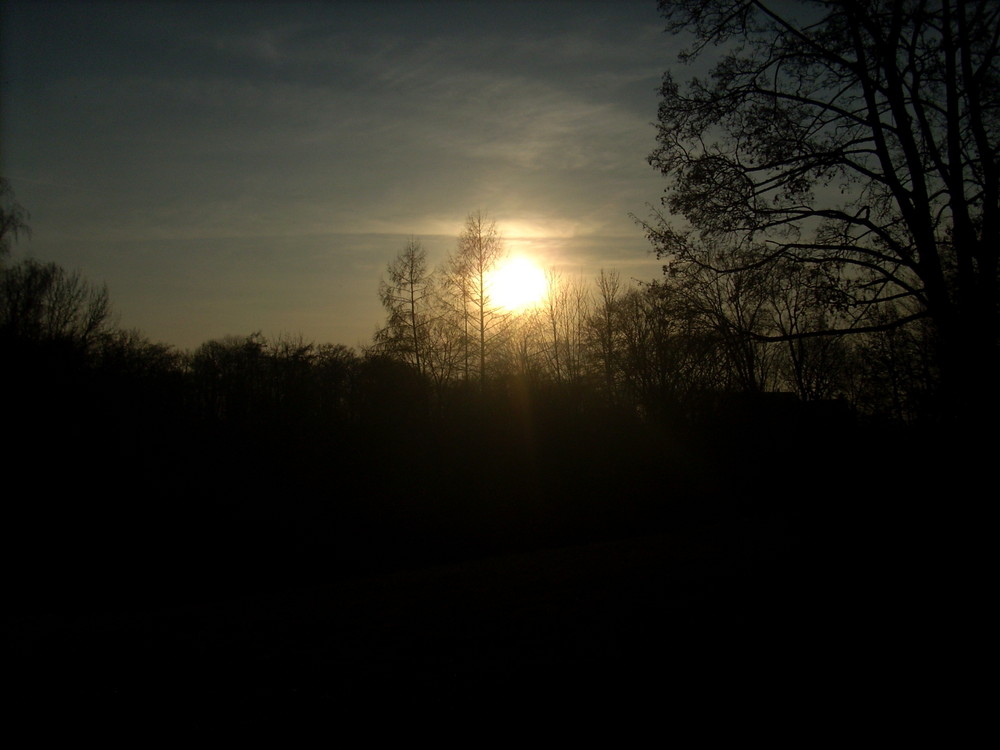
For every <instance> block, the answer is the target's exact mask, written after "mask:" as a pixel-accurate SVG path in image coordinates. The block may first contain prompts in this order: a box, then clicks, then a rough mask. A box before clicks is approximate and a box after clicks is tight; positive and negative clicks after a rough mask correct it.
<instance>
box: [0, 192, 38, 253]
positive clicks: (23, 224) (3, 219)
mask: <svg viewBox="0 0 1000 750" xmlns="http://www.w3.org/2000/svg"><path fill="white" fill-rule="evenodd" d="M29 218H30V217H29V215H28V212H27V211H26V210H25V208H24V206H22V205H21V204H20V203H18V202H17V200H16V199H15V197H14V189H13V188H12V187H11V186H10V182H9V181H8V180H7V178H6V177H0V259H2V258H3V257H4V256H5V255H9V254H10V249H11V247H12V246H13V244H14V243H15V242H17V240H18V237H20V235H22V234H25V235H30V234H31V227H30V226H29V225H28V219H29Z"/></svg>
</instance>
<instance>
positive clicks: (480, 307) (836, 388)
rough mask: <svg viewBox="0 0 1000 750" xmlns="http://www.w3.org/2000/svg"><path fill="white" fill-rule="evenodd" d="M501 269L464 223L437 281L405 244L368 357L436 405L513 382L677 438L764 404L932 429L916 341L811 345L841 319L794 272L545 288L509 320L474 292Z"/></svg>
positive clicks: (481, 291) (883, 338) (928, 349)
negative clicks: (685, 429) (406, 378)
mask: <svg viewBox="0 0 1000 750" xmlns="http://www.w3.org/2000/svg"><path fill="white" fill-rule="evenodd" d="M504 258H505V255H504V252H503V250H502V245H501V243H500V234H499V231H498V230H497V228H496V226H495V224H494V223H492V222H489V221H488V220H486V218H485V217H484V216H483V215H482V214H473V215H472V216H470V217H469V219H468V221H467V223H466V227H465V230H464V232H463V234H462V235H461V237H460V238H459V241H458V246H457V250H456V252H455V253H454V254H452V255H451V256H449V257H448V258H447V259H446V261H445V262H444V263H443V264H442V265H441V267H440V268H437V269H433V270H432V269H430V268H429V266H428V261H427V256H426V252H425V251H424V249H423V247H422V246H421V244H420V242H419V240H416V239H412V240H410V241H409V242H408V243H407V244H406V246H405V247H404V248H403V250H402V251H401V252H400V253H399V255H398V256H397V257H396V258H395V259H394V260H393V261H392V262H391V263H389V265H388V267H387V269H386V273H385V274H384V276H383V280H382V283H381V286H380V290H379V295H380V299H381V301H382V304H383V306H384V308H385V310H386V320H385V323H384V325H383V326H382V327H381V328H380V329H379V330H378V332H377V334H376V336H375V342H374V347H373V351H374V352H377V353H381V354H384V355H386V356H389V357H391V358H393V359H394V360H396V361H399V362H401V363H405V364H407V365H409V366H411V367H412V368H413V369H414V370H415V371H416V372H417V373H418V374H419V375H421V376H422V377H424V378H426V379H427V380H428V381H429V382H430V383H433V384H434V386H435V387H436V388H437V390H439V391H441V390H447V389H449V388H454V387H455V386H456V385H457V384H466V385H469V384H475V385H477V387H479V388H480V389H482V388H486V387H488V384H489V383H491V382H492V383H497V382H503V381H504V380H505V379H510V378H517V379H521V380H524V381H526V382H529V383H533V384H540V383H546V384H549V385H559V386H565V387H571V388H576V389H585V390H586V391H587V392H588V393H590V394H591V396H593V397H598V398H601V399H603V400H605V401H606V402H607V403H608V404H613V405H616V406H628V407H630V408H632V409H635V410H636V411H637V412H639V413H641V414H643V415H646V416H648V417H649V418H653V419H667V420H672V421H673V422H675V423H676V422H677V421H678V420H680V421H683V422H686V423H688V424H689V425H690V424H692V423H696V422H698V421H699V420H701V419H704V418H706V417H710V416H711V415H712V414H713V412H715V411H716V410H717V409H718V408H719V403H720V399H721V400H727V399H730V400H731V399H733V398H740V397H741V396H745V397H747V398H754V397H761V398H766V396H764V395H763V394H769V393H784V394H786V397H790V398H791V399H793V400H796V401H798V402H800V403H801V404H820V405H822V408H826V409H828V410H840V411H841V412H843V413H844V414H847V413H850V414H855V415H858V416H859V417H861V418H867V419H875V420H878V421H882V422H896V423H900V424H909V423H914V422H917V421H920V420H933V419H935V418H937V413H936V404H935V389H936V377H937V374H936V368H935V365H934V361H933V334H932V331H931V329H930V327H929V326H928V325H927V324H926V323H923V322H921V321H917V322H914V323H912V324H910V325H908V326H898V327H897V326H892V325H888V323H889V322H890V321H887V320H886V321H881V322H882V323H886V325H881V326H878V330H872V331H867V332H859V333H851V334H847V333H836V334H832V335H811V334H809V333H808V332H810V331H816V330H824V329H828V328H832V327H833V326H834V323H835V322H836V323H837V324H838V325H841V326H845V325H846V322H845V309H844V306H843V305H840V304H838V300H836V299H831V298H829V297H828V296H824V295H823V294H822V292H821V285H820V284H819V281H818V280H816V279H810V278H808V275H807V273H805V272H804V271H803V270H802V269H801V268H799V267H796V266H793V265H790V264H789V265H786V266H783V267H780V268H777V269H775V268H770V269H768V270H766V271H764V270H756V271H754V270H747V271H742V272H740V273H733V274H717V273H712V272H710V271H709V270H708V269H705V268H700V267H698V266H696V265H694V264H687V265H681V264H679V263H675V264H674V265H672V266H670V267H668V268H667V273H666V274H665V276H664V278H663V279H661V280H657V281H650V282H641V281H634V280H623V279H622V278H621V276H620V274H619V273H618V272H617V271H604V270H602V271H601V272H600V274H599V275H598V276H597V277H596V278H595V279H592V280H587V279H584V278H582V277H565V276H560V275H558V274H555V273H550V274H549V277H548V282H549V283H548V287H549V288H548V294H547V295H546V296H545V298H544V299H542V300H540V301H539V303H538V304H536V305H534V306H531V307H530V308H528V309H526V310H523V311H517V312H512V311H508V310H505V309H504V308H503V307H502V306H500V305H499V304H497V303H496V302H495V300H494V295H491V291H490V274H491V272H492V271H493V270H495V269H496V268H497V266H498V265H502V263H503V261H504ZM896 314H898V317H902V316H903V315H904V312H903V311H896ZM803 334H806V335H803ZM786 400H787V398H786ZM803 408H805V409H809V408H810V407H808V406H805V407H803Z"/></svg>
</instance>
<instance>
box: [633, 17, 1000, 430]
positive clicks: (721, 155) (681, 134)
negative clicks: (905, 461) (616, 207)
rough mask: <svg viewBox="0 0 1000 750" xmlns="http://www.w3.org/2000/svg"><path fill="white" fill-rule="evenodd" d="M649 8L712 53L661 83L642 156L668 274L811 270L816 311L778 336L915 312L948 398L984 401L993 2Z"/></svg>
mask: <svg viewBox="0 0 1000 750" xmlns="http://www.w3.org/2000/svg"><path fill="white" fill-rule="evenodd" d="M660 8H661V11H662V13H663V15H664V17H665V19H666V21H667V30H668V31H669V32H672V33H680V32H686V33H687V34H689V35H690V36H689V38H690V39H691V40H692V43H691V46H690V47H689V49H687V50H686V51H685V52H683V53H682V54H681V60H682V61H685V62H691V61H692V60H695V59H697V58H698V57H699V56H701V55H706V54H708V53H709V50H710V49H715V50H716V51H717V52H718V59H717V60H716V62H715V65H714V67H713V68H712V71H711V75H710V76H709V77H708V78H707V79H706V78H693V79H692V80H690V81H689V82H688V83H687V84H686V85H683V86H682V85H681V84H679V83H678V82H677V81H676V80H675V79H674V77H673V76H672V75H671V74H670V73H667V74H666V75H665V76H664V79H663V84H662V89H661V94H662V100H661V104H660V107H659V113H658V120H659V122H658V143H659V146H658V148H657V149H656V150H655V151H654V152H653V153H652V154H651V156H650V159H649V161H650V163H651V165H652V166H654V167H656V168H657V169H659V170H661V171H662V172H663V173H664V174H665V175H666V176H667V177H668V178H669V180H670V182H669V186H668V188H667V191H666V194H665V196H664V198H663V205H664V206H665V208H667V209H668V212H669V213H671V214H673V216H667V215H661V214H657V215H656V216H654V218H653V220H652V221H650V222H648V223H647V224H646V226H647V230H648V231H649V235H650V239H651V240H652V241H653V243H654V244H655V245H656V247H657V249H658V251H659V252H660V254H661V257H663V258H664V259H666V260H667V261H668V264H670V265H671V266H672V267H673V270H674V271H675V272H679V273H684V272H685V270H690V269H693V268H697V269H701V270H702V271H704V270H706V269H707V270H708V271H709V272H711V273H714V274H717V275H732V274H739V273H741V272H745V271H748V270H753V269H765V270H766V271H768V272H769V273H771V274H778V273H787V272H789V269H791V270H792V271H793V272H794V273H799V274H802V273H803V271H802V269H810V270H809V272H808V276H807V278H808V284H809V285H810V289H812V290H813V291H814V292H815V300H816V302H817V304H820V305H821V306H823V307H824V314H822V315H816V316H813V321H812V325H811V326H809V327H808V328H798V329H796V330H794V331H789V330H785V331H783V332H780V333H778V334H776V336H774V337H775V338H788V337H797V338H803V337H810V336H816V335H828V334H834V333H840V332H864V331H867V332H871V331H878V330H885V329H888V328H891V327H896V326H901V325H906V324H908V323H911V322H912V321H915V320H918V319H921V318H925V319H927V320H928V321H929V322H930V323H931V326H932V329H933V333H932V335H933V337H934V340H935V342H936V350H937V356H938V361H939V365H940V367H941V371H942V377H943V382H944V385H945V391H946V393H949V394H950V395H951V397H952V400H953V401H954V399H955V398H956V397H959V396H961V395H963V394H964V395H965V397H966V398H969V397H971V398H973V399H980V398H982V397H984V396H985V395H986V391H990V390H992V389H993V385H994V384H995V382H996V380H995V379H996V375H997V373H998V366H997V365H998V356H997V352H998V331H1000V328H998V299H1000V297H998V275H997V269H998V262H997V261H998V253H1000V93H998V92H1000V65H998V52H1000V5H997V4H996V3H994V2H990V1H989V0H978V1H975V0H973V1H969V2H961V1H958V0H877V1H876V2H866V3H859V2H855V1H853V0H839V1H835V2H822V3H820V2H810V3H799V4H795V5H793V6H791V7H789V6H788V5H787V4H777V3H767V2H761V1H759V0H697V1H694V0H678V1H676V2H673V1H668V0H663V1H661V3H660ZM674 217H683V218H684V219H685V220H686V222H687V223H686V225H684V224H681V223H679V222H677V220H676V218H674ZM796 269H797V270H796ZM700 272H701V271H699V273H700ZM800 278H806V277H800ZM803 283H805V282H803ZM747 333H748V334H752V332H749V331H748V332H747ZM970 394H971V396H970ZM952 406H956V404H955V403H953V404H952ZM958 408H960V409H965V410H967V409H968V408H969V404H968V403H966V404H964V405H960V406H958Z"/></svg>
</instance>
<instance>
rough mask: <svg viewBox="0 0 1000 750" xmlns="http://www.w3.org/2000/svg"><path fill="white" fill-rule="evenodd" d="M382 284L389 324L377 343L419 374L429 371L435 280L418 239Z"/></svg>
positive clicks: (380, 285) (399, 257)
mask: <svg viewBox="0 0 1000 750" xmlns="http://www.w3.org/2000/svg"><path fill="white" fill-rule="evenodd" d="M386 274H387V275H386V276H384V277H383V278H382V281H381V283H380V284H379V299H380V300H381V301H382V306H383V307H384V308H385V309H386V313H387V314H388V320H387V321H386V325H385V327H384V328H382V329H381V330H380V331H379V332H378V333H377V334H376V336H375V340H376V341H377V342H378V343H379V344H380V345H381V346H382V347H383V348H384V349H385V350H387V351H388V352H390V353H391V354H393V355H394V356H396V357H398V358H400V359H402V360H403V361H406V362H410V363H411V364H413V366H414V367H416V369H417V372H419V373H421V374H424V372H425V370H426V359H427V355H426V349H427V340H428V334H429V326H430V322H431V318H430V315H429V312H428V305H429V303H430V299H431V277H430V275H429V273H428V271H427V253H426V252H425V251H424V249H423V247H422V246H421V244H420V241H419V240H417V239H414V238H410V240H409V241H408V242H407V243H406V246H405V247H404V248H403V250H402V251H401V252H400V253H399V255H398V256H397V257H396V260H395V261H393V262H392V263H390V264H389V265H388V267H387V268H386Z"/></svg>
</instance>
